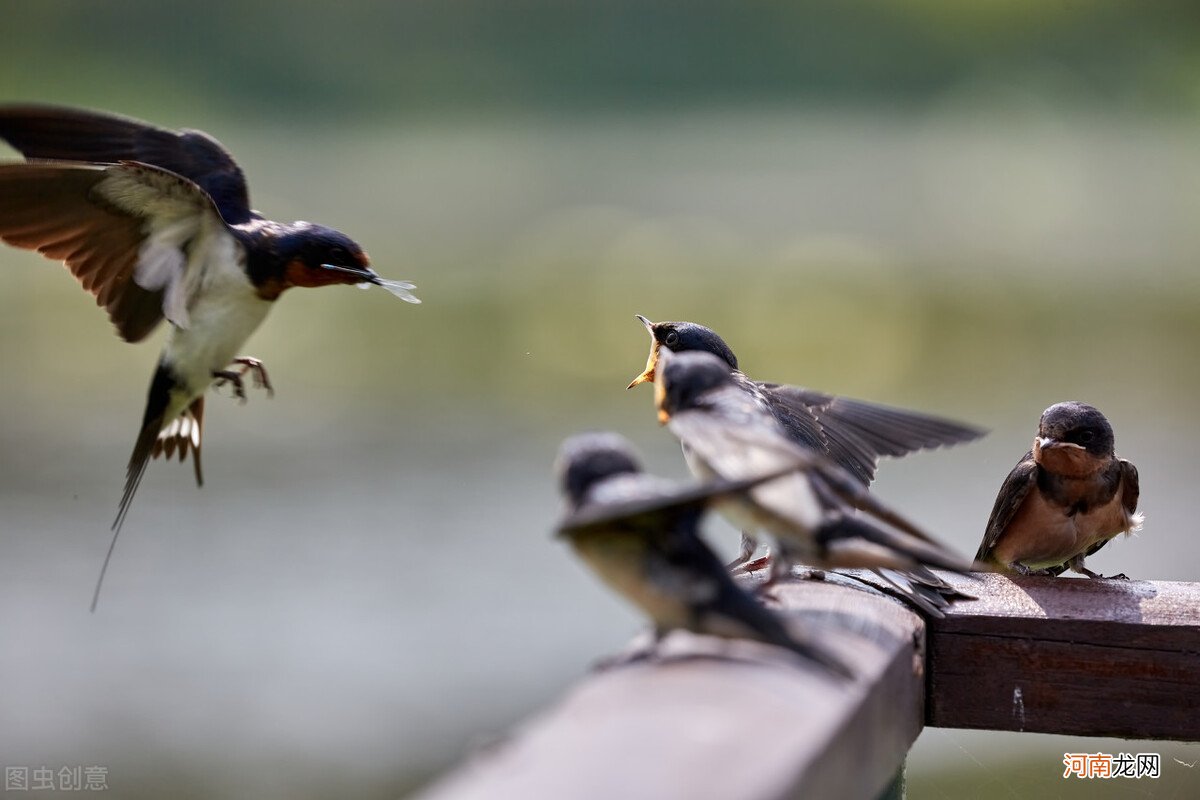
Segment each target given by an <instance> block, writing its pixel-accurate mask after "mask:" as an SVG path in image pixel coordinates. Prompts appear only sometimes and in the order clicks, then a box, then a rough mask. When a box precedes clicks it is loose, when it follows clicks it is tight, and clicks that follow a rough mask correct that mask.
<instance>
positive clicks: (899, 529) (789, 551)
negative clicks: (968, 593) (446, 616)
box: [655, 352, 969, 615]
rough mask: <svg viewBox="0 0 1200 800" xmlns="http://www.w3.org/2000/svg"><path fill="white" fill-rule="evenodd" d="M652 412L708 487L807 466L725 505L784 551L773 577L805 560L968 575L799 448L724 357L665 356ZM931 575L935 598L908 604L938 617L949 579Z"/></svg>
mask: <svg viewBox="0 0 1200 800" xmlns="http://www.w3.org/2000/svg"><path fill="white" fill-rule="evenodd" d="M655 405H656V407H657V409H658V414H659V421H660V422H662V423H663V424H665V425H667V426H668V428H669V429H670V431H671V432H672V433H673V434H675V436H676V438H678V439H679V441H680V443H681V444H682V445H683V453H684V458H685V459H686V460H687V462H688V466H689V467H690V468H691V470H692V472H693V473H694V474H696V475H699V476H700V477H701V478H702V479H704V480H710V479H724V480H740V479H744V478H747V477H749V476H752V475H759V474H763V473H766V472H769V471H771V470H774V469H778V468H780V467H782V466H784V465H786V464H788V463H793V464H795V463H799V464H803V465H804V466H803V468H801V469H799V470H797V471H795V472H793V473H791V474H788V475H785V476H784V477H782V478H778V479H776V480H773V481H770V482H768V483H765V484H763V485H761V486H758V487H756V488H754V489H751V490H750V491H749V492H747V493H745V495H744V496H741V497H738V498H735V499H734V500H732V501H728V502H723V503H721V505H720V506H719V510H720V511H721V512H722V513H723V514H724V515H725V516H726V517H727V518H728V519H729V520H730V521H731V522H732V523H733V524H735V525H737V526H738V527H739V528H740V529H741V530H743V531H749V532H753V531H756V530H760V529H761V530H766V531H768V532H769V533H770V534H771V535H772V537H773V538H774V539H775V541H776V543H777V545H778V549H779V551H780V552H778V553H777V554H776V559H775V562H774V564H775V575H776V576H778V575H779V574H780V569H781V568H782V569H789V568H790V566H791V564H792V563H797V562H798V563H803V564H807V565H810V566H816V567H822V568H839V567H844V568H863V569H874V570H877V571H878V572H879V574H880V576H881V577H884V578H885V579H886V580H889V582H893V583H894V582H895V581H894V580H892V578H893V574H892V573H890V572H888V570H897V571H901V572H900V573H899V578H900V579H902V580H904V581H907V582H908V583H912V584H920V583H921V582H922V578H921V575H922V574H923V573H924V572H927V568H928V567H940V568H943V569H950V570H955V571H959V572H962V571H966V570H967V569H968V568H969V564H968V563H967V562H966V561H964V560H963V559H961V558H959V557H958V556H956V555H955V554H953V553H952V552H950V551H949V550H947V549H946V548H944V547H943V546H941V545H939V544H938V543H937V542H935V541H934V540H933V539H931V538H930V537H929V536H928V535H927V534H926V533H924V532H923V531H922V530H921V529H920V528H918V527H917V526H916V525H914V524H913V523H911V522H909V521H908V520H906V519H904V518H903V517H902V516H900V515H899V514H898V513H896V512H895V511H892V510H891V509H890V508H888V507H887V506H886V505H884V504H883V503H882V502H880V501H879V500H878V499H876V498H875V497H874V496H873V495H871V494H870V493H869V492H868V491H867V488H866V487H865V486H864V485H863V484H862V483H861V482H859V481H858V480H857V478H856V477H855V476H854V475H852V474H851V473H849V472H847V471H846V470H845V469H843V468H842V467H840V466H838V465H837V464H836V463H834V462H833V460H832V459H830V458H828V457H826V456H824V455H823V454H821V453H818V452H816V451H814V450H812V449H809V448H807V447H804V446H802V445H799V444H797V443H796V442H795V441H793V439H792V438H791V437H790V436H788V434H787V432H786V431H785V429H784V428H783V426H782V425H781V424H780V422H779V421H778V419H777V418H776V417H775V415H774V414H773V413H772V412H771V409H770V407H769V405H768V404H767V402H766V401H765V400H764V399H763V398H762V396H761V395H757V394H754V393H751V392H746V391H745V390H744V389H743V388H742V387H740V386H739V385H738V384H737V382H736V381H735V378H734V375H733V373H732V372H731V371H730V369H729V367H728V364H727V363H726V362H725V361H723V360H722V359H720V358H718V357H717V356H714V355H712V354H711V353H706V352H684V353H680V354H678V355H674V354H667V353H664V354H663V355H662V356H661V357H660V363H659V365H658V368H657V375H656V378H655ZM856 511H858V512H862V513H861V514H860V513H856ZM872 518H873V519H872ZM929 574H930V576H932V581H931V582H930V586H928V587H927V589H928V591H921V590H920V589H917V588H913V594H914V596H912V597H911V598H910V599H911V600H912V601H913V602H914V603H916V604H917V605H919V606H920V607H921V608H922V609H923V610H925V611H926V612H928V613H931V614H935V615H937V614H940V611H939V609H940V608H941V607H944V606H945V600H944V599H943V598H941V596H940V594H939V592H938V591H936V590H937V589H941V588H942V586H943V585H945V582H944V581H942V580H941V579H940V578H938V577H937V576H936V575H933V573H929ZM897 588H899V589H901V591H904V588H905V587H903V586H901V587H897ZM939 601H940V602H939Z"/></svg>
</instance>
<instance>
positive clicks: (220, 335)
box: [163, 281, 271, 399]
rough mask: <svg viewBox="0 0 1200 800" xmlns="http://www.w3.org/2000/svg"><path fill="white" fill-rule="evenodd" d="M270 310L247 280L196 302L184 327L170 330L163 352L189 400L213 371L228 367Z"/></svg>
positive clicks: (201, 297)
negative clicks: (240, 284)
mask: <svg viewBox="0 0 1200 800" xmlns="http://www.w3.org/2000/svg"><path fill="white" fill-rule="evenodd" d="M230 283H233V282H232V281H231V282H230ZM270 308H271V303H270V301H267V300H263V299H261V298H260V297H258V295H257V294H256V293H255V292H254V288H253V287H252V286H251V285H250V282H249V281H244V282H243V285H242V286H237V285H236V284H234V285H231V286H227V287H225V288H224V290H220V289H214V290H213V291H210V292H207V293H205V294H203V295H201V296H200V297H198V298H197V299H196V301H195V303H194V304H193V306H192V307H191V309H190V310H189V311H190V323H189V325H188V327H187V328H175V329H174V330H173V331H172V334H171V338H170V341H169V342H168V343H167V348H166V350H165V351H164V353H163V359H164V360H165V361H166V362H167V363H168V364H170V366H171V369H172V371H173V372H174V374H175V376H176V378H177V379H179V380H180V381H182V382H183V384H184V386H185V387H186V389H187V391H188V393H189V394H191V396H192V397H193V399H194V398H195V397H198V396H199V395H201V394H203V393H204V390H205V389H207V388H208V387H209V385H210V384H211V383H212V382H213V372H214V371H217V370H223V369H225V368H226V367H228V366H229V363H230V362H231V361H232V360H233V358H234V357H235V356H236V355H238V351H240V350H241V348H242V345H244V344H245V343H246V340H247V339H249V338H250V334H252V333H254V331H255V329H256V328H258V326H259V325H260V324H262V321H263V319H264V318H266V316H267V311H269V310H270Z"/></svg>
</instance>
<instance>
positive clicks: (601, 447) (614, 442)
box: [556, 433, 642, 507]
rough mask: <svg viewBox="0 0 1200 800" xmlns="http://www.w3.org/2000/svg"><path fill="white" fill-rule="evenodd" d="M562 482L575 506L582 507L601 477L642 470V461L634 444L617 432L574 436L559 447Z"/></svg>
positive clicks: (565, 492)
mask: <svg viewBox="0 0 1200 800" xmlns="http://www.w3.org/2000/svg"><path fill="white" fill-rule="evenodd" d="M556 471H557V473H558V480H559V486H560V488H561V489H562V492H563V494H564V495H566V497H567V501H568V502H569V503H570V504H571V506H572V507H578V506H579V505H580V504H581V503H582V502H583V498H584V496H585V495H586V494H587V492H588V490H589V489H591V488H592V487H593V486H594V485H596V484H597V483H599V482H600V481H603V480H606V479H608V478H611V477H612V476H614V475H620V474H622V473H638V472H641V471H642V465H641V463H640V462H639V461H638V458H637V455H636V454H635V453H634V452H633V447H632V446H631V445H630V444H629V442H628V440H626V439H625V437H623V436H619V435H618V434H615V433H583V434H579V435H578V436H572V437H571V438H570V439H567V440H566V441H565V442H563V443H562V446H561V447H560V448H559V449H558V460H557V462H556Z"/></svg>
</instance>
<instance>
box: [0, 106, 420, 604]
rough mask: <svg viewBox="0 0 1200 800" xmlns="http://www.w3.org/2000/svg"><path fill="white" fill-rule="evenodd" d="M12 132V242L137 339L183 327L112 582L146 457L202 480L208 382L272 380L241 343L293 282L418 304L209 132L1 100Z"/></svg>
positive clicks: (157, 377) (4, 131) (168, 360)
mask: <svg viewBox="0 0 1200 800" xmlns="http://www.w3.org/2000/svg"><path fill="white" fill-rule="evenodd" d="M0 139H4V140H5V141H7V142H8V143H9V144H10V145H12V146H13V147H14V148H15V149H16V150H18V151H20V153H21V154H22V155H24V156H25V158H26V159H28V161H27V162H26V163H19V162H18V163H8V164H0V239H3V240H4V241H5V242H7V243H9V244H11V245H15V246H17V247H23V248H27V249H30V250H37V251H38V252H40V253H41V254H42V255H44V256H46V257H47V258H50V259H52V260H55V261H62V262H64V263H65V264H66V266H67V268H68V269H69V270H70V271H71V273H72V274H73V275H74V276H75V278H76V279H77V280H78V281H79V282H80V283H81V284H82V285H83V288H84V289H86V290H88V291H89V292H91V293H92V294H93V295H95V297H96V303H97V304H98V305H100V306H103V307H104V308H105V310H107V312H108V315H109V318H110V319H111V320H112V322H113V324H114V325H115V326H116V329H117V333H118V334H119V335H120V336H121V338H123V339H124V340H125V341H127V342H139V341H141V340H142V339H144V338H146V336H147V335H149V334H150V332H151V331H152V330H154V328H155V327H156V326H157V325H158V323H159V322H161V321H162V320H163V319H164V318H165V319H166V320H167V321H168V322H170V323H171V332H170V336H169V337H168V339H167V343H166V346H165V348H164V349H163V351H162V354H161V356H160V357H159V360H158V365H157V367H156V368H155V371H154V375H153V377H152V379H151V381H150V389H149V393H148V397H147V400H146V407H145V412H144V413H143V415H142V424H141V429H140V431H139V433H138V436H137V440H136V443H135V444H134V447H133V453H132V455H131V456H130V458H129V464H128V467H127V470H126V479H125V490H124V493H123V494H122V496H121V502H120V504H119V506H118V511H117V517H116V519H115V520H114V521H113V525H112V530H113V540H112V545H110V547H109V551H108V555H107V556H106V557H105V562H104V567H103V568H102V569H101V574H100V581H101V582H102V581H103V578H104V569H106V568H107V566H108V558H109V557H111V555H112V546H113V545H115V543H116V537H117V534H119V532H120V529H121V525H122V523H123V522H124V520H125V516H126V514H127V513H128V511H129V505H130V503H131V501H132V500H133V496H134V493H135V492H136V491H137V488H138V484H139V483H140V482H141V479H142V475H143V474H144V473H145V470H146V465H147V463H148V462H149V461H150V459H152V458H154V457H157V456H159V455H165V456H167V457H168V458H169V457H171V456H172V455H174V454H175V453H178V455H179V458H180V460H181V461H182V460H185V459H186V458H187V456H188V455H189V454H191V455H192V457H193V461H194V468H195V473H196V482H197V483H198V484H202V483H203V476H202V473H201V467H200V447H201V435H202V431H203V425H204V393H205V391H206V390H207V389H208V387H209V386H211V385H213V384H214V382H225V381H228V382H231V383H232V384H233V385H234V389H235V391H236V393H237V395H238V396H239V397H240V398H242V399H243V400H244V399H245V389H244V386H243V381H242V378H243V376H244V375H245V373H246V371H251V372H253V373H254V376H255V379H256V382H257V383H258V384H259V385H261V386H263V387H264V388H267V389H268V390H269V389H270V383H269V381H268V378H267V373H266V371H265V369H264V368H263V367H262V363H261V362H259V361H258V360H257V359H250V358H245V357H240V358H239V357H236V354H237V352H238V351H239V350H240V349H241V347H242V345H243V344H244V343H245V342H246V340H247V339H248V338H249V336H250V334H251V333H253V332H254V330H255V329H256V328H258V326H259V324H260V323H261V322H262V321H263V319H264V318H265V317H266V314H267V311H268V310H269V309H270V308H271V306H272V304H273V303H274V302H275V301H276V300H277V299H278V298H279V296H280V295H281V294H282V293H283V292H284V291H285V290H287V289H289V288H291V287H293V286H307V287H317V286H330V285H335V284H366V285H378V286H382V287H384V288H385V289H387V290H388V291H390V292H392V293H393V294H395V295H397V296H398V297H400V298H401V299H403V300H406V301H408V302H411V303H417V302H420V301H419V300H418V299H417V298H416V297H414V296H413V295H412V294H411V292H410V291H409V290H411V289H413V288H415V287H414V286H413V285H412V284H410V283H407V282H393V281H387V280H384V279H383V278H381V277H380V276H379V275H377V274H376V273H375V271H374V270H372V269H371V267H370V262H369V260H368V258H367V255H366V253H365V252H364V251H363V249H362V247H360V246H359V245H358V244H357V243H356V242H354V241H353V240H352V239H350V237H348V236H346V235H345V234H344V233H341V232H339V231H336V230H333V229H332V228H326V227H324V226H321V225H316V224H313V223H310V222H290V223H282V222H273V221H271V220H268V219H264V218H263V217H262V216H261V215H260V214H259V213H258V212H256V211H253V210H252V209H251V208H250V200H249V195H248V192H247V187H246V180H245V177H244V176H243V174H242V170H241V168H240V167H239V166H238V164H237V162H235V161H234V160H233V157H232V156H231V155H230V154H229V153H228V151H226V150H225V148H224V147H222V146H221V144H220V143H219V142H217V141H216V140H215V139H213V138H212V137H210V136H208V135H207V134H205V133H202V132H200V131H194V130H183V131H172V130H166V129H163V128H158V127H155V126H152V125H149V124H147V123H144V122H139V121H137V120H133V119H127V118H124V117H118V116H112V115H109V114H103V113H95V112H91V111H83V110H76V109H69V108H57V107H50V106H0ZM234 365H236V366H238V367H240V369H236V370H235V369H230V367H231V366H234ZM99 587H100V584H99V582H98V583H97V587H96V591H97V594H96V597H98V596H99ZM92 608H93V610H95V598H93V603H92Z"/></svg>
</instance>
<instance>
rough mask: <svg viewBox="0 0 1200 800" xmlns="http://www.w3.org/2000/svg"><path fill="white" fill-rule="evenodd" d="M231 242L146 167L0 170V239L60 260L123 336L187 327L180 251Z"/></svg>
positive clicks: (170, 181) (202, 205) (210, 215)
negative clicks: (204, 241)
mask: <svg viewBox="0 0 1200 800" xmlns="http://www.w3.org/2000/svg"><path fill="white" fill-rule="evenodd" d="M205 235H215V236H219V237H221V236H223V237H227V238H231V237H232V235H231V234H230V232H229V229H228V227H227V226H226V225H225V224H224V222H223V221H222V220H221V217H220V216H219V214H218V212H217V209H216V207H215V206H214V205H213V203H212V200H211V198H210V197H209V196H208V194H206V193H205V192H204V191H203V190H202V189H200V187H198V186H197V185H196V184H195V183H193V182H191V181H189V180H187V179H186V178H183V177H181V176H179V175H175V174H174V173H171V172H168V171H165V170H162V169H159V168H157V167H154V166H151V165H148V164H138V163H133V162H125V163H122V164H113V165H109V166H100V165H84V164H65V163H61V162H58V163H26V164H0V239H3V240H4V241H5V242H7V243H9V244H11V245H15V246H17V247H23V248H26V249H29V250H36V251H38V252H39V253H41V254H42V255H44V256H46V257H47V258H50V259H53V260H55V261H62V262H64V263H65V264H66V266H67V268H68V269H70V270H71V273H72V274H73V275H74V276H75V277H76V279H77V280H78V281H79V282H80V283H81V284H83V288H85V289H87V290H88V291H89V292H91V293H92V294H93V295H95V297H96V303H97V304H98V305H100V306H102V307H103V308H105V309H106V310H107V311H108V315H109V318H110V319H111V320H112V321H113V324H114V325H116V327H117V331H118V332H119V333H120V335H121V337H122V338H124V339H125V340H126V341H129V342H136V341H140V340H141V339H143V338H145V337H146V336H147V335H148V334H149V333H150V331H151V330H153V329H154V327H155V326H156V325H157V324H158V322H159V321H160V320H161V319H162V318H163V316H166V317H167V318H168V319H170V320H171V322H173V323H175V324H176V325H178V326H180V327H187V323H188V319H187V307H188V301H189V299H190V298H189V296H188V295H189V287H188V283H187V280H186V277H187V276H186V275H185V271H186V266H187V255H186V253H187V249H188V247H189V246H190V245H192V244H193V243H194V242H195V241H196V240H197V239H198V238H199V237H201V236H205Z"/></svg>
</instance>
